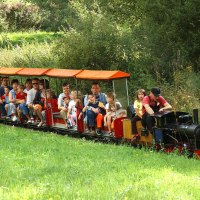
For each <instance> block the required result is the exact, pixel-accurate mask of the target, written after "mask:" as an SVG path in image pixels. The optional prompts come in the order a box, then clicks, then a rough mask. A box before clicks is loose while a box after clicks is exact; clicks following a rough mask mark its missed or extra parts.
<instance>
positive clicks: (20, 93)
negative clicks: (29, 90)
mask: <svg viewBox="0 0 200 200" xmlns="http://www.w3.org/2000/svg"><path fill="white" fill-rule="evenodd" d="M26 98H27V94H26V93H25V92H24V85H18V87H17V94H16V101H17V103H18V107H17V113H18V116H19V117H20V116H21V112H22V113H23V115H25V116H26V117H27V119H28V123H30V122H31V119H30V116H29V114H28V108H27V106H26Z"/></svg>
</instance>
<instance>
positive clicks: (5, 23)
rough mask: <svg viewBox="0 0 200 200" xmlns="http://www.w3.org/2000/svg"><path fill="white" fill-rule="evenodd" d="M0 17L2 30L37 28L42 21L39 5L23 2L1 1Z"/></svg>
mask: <svg viewBox="0 0 200 200" xmlns="http://www.w3.org/2000/svg"><path fill="white" fill-rule="evenodd" d="M0 19H1V20H0V28H1V27H2V28H1V29H2V31H7V30H9V31H18V30H28V29H39V28H40V26H41V23H42V21H43V19H42V12H41V11H40V10H39V7H37V6H35V5H32V4H24V3H9V4H6V3H1V4H0Z"/></svg>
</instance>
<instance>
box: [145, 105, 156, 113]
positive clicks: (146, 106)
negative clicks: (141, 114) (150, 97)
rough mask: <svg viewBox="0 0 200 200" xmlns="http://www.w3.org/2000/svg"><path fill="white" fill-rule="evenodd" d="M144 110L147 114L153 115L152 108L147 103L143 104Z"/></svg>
mask: <svg viewBox="0 0 200 200" xmlns="http://www.w3.org/2000/svg"><path fill="white" fill-rule="evenodd" d="M144 107H145V110H146V112H147V113H148V114H149V115H153V114H154V111H153V110H152V108H151V107H150V106H149V104H144Z"/></svg>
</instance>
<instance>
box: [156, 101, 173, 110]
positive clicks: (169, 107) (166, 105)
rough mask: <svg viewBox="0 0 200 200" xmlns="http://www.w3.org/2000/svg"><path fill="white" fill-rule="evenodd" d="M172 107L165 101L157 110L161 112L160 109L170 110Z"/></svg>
mask: <svg viewBox="0 0 200 200" xmlns="http://www.w3.org/2000/svg"><path fill="white" fill-rule="evenodd" d="M171 109H172V106H171V105H170V104H169V103H168V102H166V103H165V104H164V107H162V108H161V109H160V110H159V112H162V111H164V110H171Z"/></svg>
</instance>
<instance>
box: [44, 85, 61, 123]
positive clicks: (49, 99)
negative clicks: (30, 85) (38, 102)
mask: <svg viewBox="0 0 200 200" xmlns="http://www.w3.org/2000/svg"><path fill="white" fill-rule="evenodd" d="M48 108H51V110H52V112H58V111H59V110H58V100H57V98H56V96H55V94H54V92H52V91H51V90H50V89H47V90H46V97H45V100H44V110H43V111H42V118H43V121H44V123H46V110H47V109H48Z"/></svg>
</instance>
